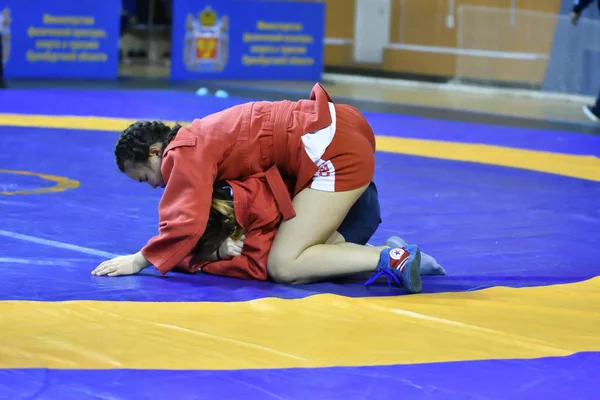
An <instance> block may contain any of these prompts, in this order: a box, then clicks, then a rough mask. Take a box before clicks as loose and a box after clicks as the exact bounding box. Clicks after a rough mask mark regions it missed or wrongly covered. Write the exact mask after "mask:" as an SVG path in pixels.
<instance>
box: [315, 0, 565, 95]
mask: <svg viewBox="0 0 600 400" xmlns="http://www.w3.org/2000/svg"><path fill="white" fill-rule="evenodd" d="M357 1H359V0H325V2H326V4H327V27H326V36H327V38H328V39H326V47H325V65H326V66H337V67H362V68H369V69H376V70H381V71H386V72H393V73H405V74H421V75H431V76H444V77H453V76H456V74H457V65H458V67H459V69H460V71H459V73H460V74H463V75H464V77H465V78H469V77H470V78H473V79H483V78H491V79H493V80H498V81H509V82H515V81H517V82H518V81H523V82H534V83H536V84H541V82H542V81H543V77H544V71H545V68H546V64H547V62H548V60H547V59H543V58H542V59H538V58H534V57H529V56H527V54H530V53H531V54H537V53H540V54H544V53H548V51H549V50H550V48H551V46H552V40H553V34H554V25H553V23H552V22H548V23H545V24H544V25H543V29H539V28H538V29H536V30H532V21H533V19H534V17H530V18H529V19H527V18H521V19H519V20H517V21H516V24H515V25H513V26H495V27H488V26H487V25H486V21H477V20H474V21H473V20H472V18H471V21H469V22H470V26H478V29H479V32H480V34H479V35H471V36H470V37H469V41H470V42H472V43H473V42H476V41H477V40H480V39H482V38H483V39H485V36H486V35H489V36H488V39H489V40H488V42H489V43H493V42H494V39H495V35H498V34H500V35H501V36H502V38H503V43H505V46H504V47H505V48H503V49H497V50H498V51H501V52H502V54H500V56H498V55H497V54H494V55H493V56H486V55H485V54H483V55H482V54H475V55H472V54H470V53H468V52H467V53H466V54H465V53H464V52H463V53H461V52H459V51H458V43H457V23H458V20H457V18H458V8H459V7H460V6H461V5H463V4H464V5H471V6H486V7H501V8H505V9H507V10H509V9H510V5H511V1H510V0H454V1H453V3H454V4H453V7H451V6H450V5H451V4H452V0H391V1H392V7H391V15H390V16H389V18H390V19H391V29H390V44H389V45H388V46H387V47H386V49H385V52H384V57H383V61H382V63H380V64H375V65H372V64H369V65H362V64H357V63H355V62H354V60H353V44H352V41H353V39H354V19H355V15H354V13H355V9H356V2H357ZM515 3H516V7H517V8H518V9H519V10H533V11H538V12H544V13H553V14H556V13H558V12H559V9H560V6H561V0H515ZM449 14H451V15H453V17H454V26H448V22H451V21H448V15H449ZM484 42H485V40H484ZM468 44H469V43H467V44H466V45H465V43H463V47H469V46H468ZM480 44H481V46H485V43H480ZM476 47H477V46H475V47H474V48H476ZM519 52H523V53H525V55H523V54H516V55H514V54H511V53H519ZM505 53H506V54H505ZM513 56H515V57H517V58H516V59H514V58H511V57H513Z"/></svg>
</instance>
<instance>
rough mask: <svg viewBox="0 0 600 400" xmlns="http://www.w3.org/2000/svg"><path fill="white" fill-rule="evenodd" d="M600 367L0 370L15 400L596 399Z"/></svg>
mask: <svg viewBox="0 0 600 400" xmlns="http://www.w3.org/2000/svg"><path fill="white" fill-rule="evenodd" d="M594 371H596V372H594ZM598 371H600V353H579V354H575V355H572V356H569V357H561V358H542V359H535V360H490V361H471V362H452V363H438V364H421V365H396V366H385V367H356V368H342V367H339V368H320V369H313V368H306V369H277V370H243V371H154V370H142V371H140V370H96V371H86V370H83V371H77V370H40V369H24V370H0V395H2V398H6V399H11V400H25V399H34V398H35V399H38V400H46V399H47V400H55V399H75V398H102V399H117V398H118V399H124V398H127V399H129V400H133V399H167V398H176V399H181V400H184V399H194V400H200V399H211V400H212V399H220V400H228V399H231V400H239V399H278V400H283V399H286V400H288V399H289V400H296V399H298V400H306V399H314V400H336V399H339V400H347V399H361V400H389V399H395V398H402V399H420V400H421V399H444V400H454V399H456V400H466V399H498V400H506V399H511V400H520V399H523V400H531V399H572V400H590V399H595V398H597V389H596V388H595V387H594V386H593V385H590V384H589V383H588V382H589V380H590V379H592V380H593V379H594V378H593V376H597V373H598ZM357 380H358V381H359V382H360V384H359V385H357Z"/></svg>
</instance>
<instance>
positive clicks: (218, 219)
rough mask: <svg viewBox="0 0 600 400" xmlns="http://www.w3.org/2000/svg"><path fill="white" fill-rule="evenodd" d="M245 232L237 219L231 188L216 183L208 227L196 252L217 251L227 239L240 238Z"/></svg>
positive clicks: (203, 255)
mask: <svg viewBox="0 0 600 400" xmlns="http://www.w3.org/2000/svg"><path fill="white" fill-rule="evenodd" d="M243 234H244V230H243V229H242V227H241V226H240V225H239V224H238V223H237V221H236V219H235V211H234V207H233V197H232V195H231V192H230V191H229V188H225V187H223V185H222V184H218V183H217V184H215V186H214V187H213V197H212V202H211V205H210V212H209V215H208V221H207V223H206V229H205V230H204V234H203V235H202V237H201V238H200V240H198V243H197V244H196V247H195V248H194V250H193V252H194V254H195V255H197V256H198V257H206V256H208V255H210V254H213V253H214V252H215V251H217V249H218V248H219V246H220V245H221V243H223V241H224V240H225V239H227V238H232V239H233V240H238V239H239V238H241V237H242V235H243Z"/></svg>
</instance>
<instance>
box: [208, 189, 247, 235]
mask: <svg viewBox="0 0 600 400" xmlns="http://www.w3.org/2000/svg"><path fill="white" fill-rule="evenodd" d="M210 208H211V209H213V210H215V211H216V212H218V213H219V214H221V215H222V216H223V218H225V220H226V221H227V225H229V226H232V227H233V232H232V233H231V235H230V236H229V237H230V238H232V239H233V240H238V239H239V238H241V237H242V235H243V234H244V231H243V229H242V227H241V226H240V225H239V224H238V223H237V221H236V219H235V211H234V209H233V201H231V200H223V199H217V198H214V197H213V199H212V203H211V205H210Z"/></svg>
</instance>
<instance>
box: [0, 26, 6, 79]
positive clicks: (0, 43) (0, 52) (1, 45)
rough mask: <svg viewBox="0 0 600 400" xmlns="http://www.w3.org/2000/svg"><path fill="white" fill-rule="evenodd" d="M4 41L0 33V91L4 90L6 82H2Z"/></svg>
mask: <svg viewBox="0 0 600 400" xmlns="http://www.w3.org/2000/svg"><path fill="white" fill-rule="evenodd" d="M3 48H4V39H3V38H2V32H0V89H4V88H6V82H4V51H3Z"/></svg>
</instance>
